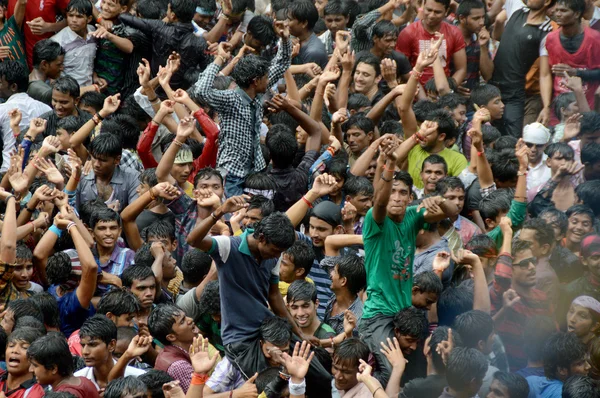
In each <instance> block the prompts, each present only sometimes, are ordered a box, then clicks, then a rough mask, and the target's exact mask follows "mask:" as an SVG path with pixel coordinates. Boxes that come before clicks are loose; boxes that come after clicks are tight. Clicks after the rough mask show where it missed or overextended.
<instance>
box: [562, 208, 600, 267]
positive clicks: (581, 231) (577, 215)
mask: <svg viewBox="0 0 600 398" xmlns="http://www.w3.org/2000/svg"><path fill="white" fill-rule="evenodd" d="M566 214H567V217H568V219H569V226H568V227H567V233H566V235H565V239H564V240H563V242H562V245H563V246H564V247H566V248H567V249H569V250H570V251H571V252H572V253H573V254H575V255H579V253H580V251H581V242H582V240H583V237H584V236H586V235H587V234H589V233H591V232H593V231H594V212H593V211H592V210H591V209H590V208H589V207H588V206H586V205H574V206H571V207H569V209H568V210H567V211H566Z"/></svg>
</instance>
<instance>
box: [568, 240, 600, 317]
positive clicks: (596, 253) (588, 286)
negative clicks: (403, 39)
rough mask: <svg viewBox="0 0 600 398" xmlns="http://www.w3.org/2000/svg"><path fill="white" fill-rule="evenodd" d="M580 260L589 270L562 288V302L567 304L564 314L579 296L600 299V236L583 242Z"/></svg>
mask: <svg viewBox="0 0 600 398" xmlns="http://www.w3.org/2000/svg"><path fill="white" fill-rule="evenodd" d="M580 258H581V263H582V264H583V265H584V266H585V267H586V268H587V273H586V274H585V275H582V276H580V277H579V278H577V279H575V280H574V281H572V282H571V283H569V284H568V285H566V286H564V287H563V288H562V299H561V301H563V302H564V303H567V304H566V305H565V308H564V310H565V311H564V312H563V314H565V313H566V309H567V308H568V305H569V304H570V303H571V302H572V301H573V299H575V298H576V297H577V296H581V295H586V296H591V297H593V298H595V299H596V300H599V299H600V294H598V292H597V289H596V284H597V283H598V282H600V235H597V234H594V235H588V236H586V237H585V238H583V239H582V240H581V252H580Z"/></svg>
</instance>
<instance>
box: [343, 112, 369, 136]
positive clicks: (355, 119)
mask: <svg viewBox="0 0 600 398" xmlns="http://www.w3.org/2000/svg"><path fill="white" fill-rule="evenodd" d="M353 127H354V128H357V129H359V130H362V131H363V132H364V133H365V135H366V134H369V133H372V132H373V131H375V123H373V121H372V120H371V119H369V118H368V117H367V116H366V115H365V114H364V113H356V114H354V115H352V116H350V118H349V119H348V121H347V122H346V123H344V124H343V125H342V131H343V132H344V133H348V130H350V129H351V128H353Z"/></svg>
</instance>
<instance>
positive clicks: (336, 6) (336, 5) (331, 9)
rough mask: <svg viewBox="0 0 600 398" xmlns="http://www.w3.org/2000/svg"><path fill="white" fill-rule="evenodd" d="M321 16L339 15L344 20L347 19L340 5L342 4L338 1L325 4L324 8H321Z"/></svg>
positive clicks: (334, 0)
mask: <svg viewBox="0 0 600 398" xmlns="http://www.w3.org/2000/svg"><path fill="white" fill-rule="evenodd" d="M323 15H324V16H327V15H341V16H343V17H344V18H346V17H347V16H346V15H345V13H344V6H343V5H342V2H341V1H339V0H331V1H328V2H327V4H326V5H325V8H323Z"/></svg>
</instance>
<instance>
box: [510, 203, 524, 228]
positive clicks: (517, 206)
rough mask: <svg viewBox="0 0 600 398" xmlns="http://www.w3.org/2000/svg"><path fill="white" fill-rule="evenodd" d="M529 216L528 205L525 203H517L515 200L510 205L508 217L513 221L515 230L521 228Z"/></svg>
mask: <svg viewBox="0 0 600 398" xmlns="http://www.w3.org/2000/svg"><path fill="white" fill-rule="evenodd" d="M526 215H527V203H525V202H517V201H516V200H513V201H512V202H511V204H510V210H509V211H508V214H507V215H506V216H507V217H508V218H510V221H512V225H513V228H514V227H517V228H518V227H520V226H521V224H523V221H525V216H526Z"/></svg>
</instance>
